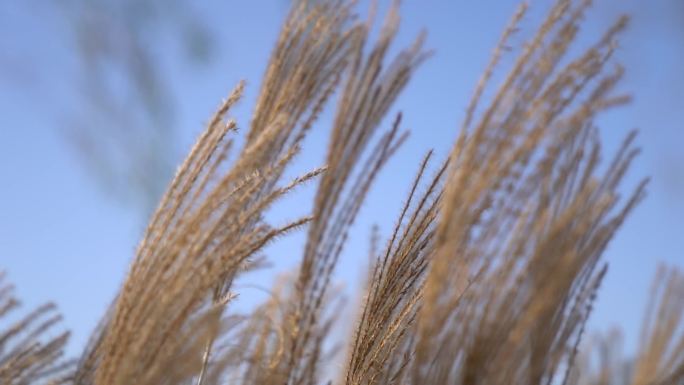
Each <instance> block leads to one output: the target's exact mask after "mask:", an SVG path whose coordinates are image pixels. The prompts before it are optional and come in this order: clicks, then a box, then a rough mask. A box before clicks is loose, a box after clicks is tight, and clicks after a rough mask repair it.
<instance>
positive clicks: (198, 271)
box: [0, 0, 684, 385]
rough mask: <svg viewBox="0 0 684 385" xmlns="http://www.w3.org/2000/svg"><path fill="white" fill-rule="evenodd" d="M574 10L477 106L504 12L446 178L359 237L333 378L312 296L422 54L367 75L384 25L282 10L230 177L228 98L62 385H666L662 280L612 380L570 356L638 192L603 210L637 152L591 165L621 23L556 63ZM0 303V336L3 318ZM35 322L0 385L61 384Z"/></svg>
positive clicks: (669, 315) (321, 4) (432, 180)
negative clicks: (245, 290)
mask: <svg viewBox="0 0 684 385" xmlns="http://www.w3.org/2000/svg"><path fill="white" fill-rule="evenodd" d="M587 6H588V2H587V1H581V2H575V1H571V0H559V1H557V2H556V3H555V5H554V7H553V8H552V10H551V11H550V13H549V15H548V17H547V18H546V19H545V21H544V22H543V23H542V25H541V26H540V28H539V30H538V31H537V32H536V34H534V35H533V37H532V38H531V39H530V40H529V41H528V42H527V43H526V44H525V45H524V47H523V49H522V51H521V52H520V53H519V55H518V57H517V60H516V61H515V62H514V64H513V65H512V67H511V68H510V70H509V72H508V74H507V76H505V78H504V80H503V82H502V83H501V84H500V85H498V86H497V88H494V89H493V92H492V94H493V95H494V96H493V97H492V99H491V100H489V101H487V102H484V101H481V100H480V99H481V96H482V95H483V94H484V93H485V91H486V90H488V89H489V88H491V87H492V85H491V84H490V80H491V79H490V78H491V76H492V73H493V70H494V68H495V67H497V65H498V61H499V60H500V57H501V56H502V54H503V53H504V50H505V47H506V46H507V44H508V40H509V38H510V37H511V35H512V34H513V33H515V31H516V29H517V24H518V23H519V21H520V20H521V19H522V17H523V15H524V14H525V11H526V6H524V5H523V6H521V7H520V9H519V11H518V12H517V13H516V14H515V15H514V17H513V20H512V21H511V24H510V25H509V26H508V27H507V28H506V29H505V31H504V34H503V36H502V38H501V42H500V44H499V46H498V47H497V48H496V49H495V51H494V54H493V58H492V62H491V64H490V65H489V66H488V67H487V69H486V70H485V72H484V76H483V78H482V79H481V80H480V82H479V83H478V85H477V87H476V89H475V92H474V97H473V99H472V102H471V104H470V105H469V106H468V108H467V110H466V111H467V112H466V116H465V118H464V121H463V124H462V126H461V129H460V132H459V134H458V137H457V138H456V140H455V143H454V146H453V149H452V151H451V153H450V155H449V157H448V159H446V160H444V161H442V162H439V165H438V166H437V167H436V171H433V175H432V176H431V177H428V176H427V174H429V173H430V171H429V170H430V169H431V167H430V166H429V162H430V160H431V159H432V157H433V155H432V153H428V154H427V155H426V156H425V158H424V159H423V161H422V162H420V163H419V164H418V165H417V176H416V178H415V180H414V182H413V184H412V185H411V186H410V189H409V194H408V196H407V198H406V199H405V204H404V206H403V208H402V209H401V212H400V213H399V216H398V218H397V220H396V227H395V228H394V231H393V233H392V234H391V236H390V238H389V239H388V240H387V241H386V243H385V246H384V248H380V247H377V244H378V240H377V237H376V238H375V241H374V245H375V246H374V247H373V248H372V251H371V255H372V257H373V259H374V262H373V264H372V268H371V269H370V272H369V278H368V282H367V285H366V286H367V287H366V288H365V295H364V296H363V301H362V302H361V308H360V309H359V311H358V314H359V317H358V319H357V320H356V321H355V329H354V332H353V335H352V336H350V338H349V339H347V340H346V341H345V343H344V344H343V346H344V354H345V355H346V356H345V357H346V361H345V364H344V365H343V368H342V370H341V372H340V373H333V372H331V371H330V370H326V365H327V364H328V363H329V359H328V357H329V354H328V353H330V352H329V348H328V346H329V344H328V342H330V340H331V336H330V330H331V327H332V324H333V320H334V319H333V318H334V317H331V315H334V314H337V313H339V311H338V310H337V309H336V308H335V304H336V303H337V302H336V298H337V294H336V293H335V291H334V290H333V289H332V287H331V283H332V282H333V280H334V270H335V266H336V264H337V262H338V260H339V258H340V256H341V255H342V251H343V249H344V247H345V244H346V242H347V238H348V231H349V229H350V227H351V226H352V224H353V222H354V219H355V218H356V216H357V214H358V213H359V210H360V209H361V206H362V203H363V202H364V199H365V197H366V195H367V193H368V191H369V189H370V188H371V185H372V184H373V181H374V180H375V178H376V176H377V175H378V172H379V171H380V169H381V168H382V167H383V166H384V165H385V164H386V163H387V161H388V160H389V158H390V157H391V156H392V155H393V153H394V152H395V150H396V149H397V147H398V146H399V145H400V144H401V143H402V142H403V141H404V140H405V139H406V135H405V134H402V133H401V132H400V124H401V115H399V116H397V117H396V118H394V119H393V123H392V125H391V127H389V129H387V130H386V131H385V132H383V133H378V131H380V130H381V125H382V122H383V121H384V118H385V117H386V114H387V112H388V110H389V108H390V106H391V105H392V103H393V102H394V101H395V99H396V98H397V96H398V95H399V93H400V92H401V91H402V89H403V88H404V86H405V85H406V84H407V82H408V81H409V79H410V77H411V76H412V74H413V73H414V71H415V70H416V68H417V67H418V66H419V65H420V63H421V62H422V61H423V60H424V59H425V58H426V57H427V56H428V53H427V52H426V51H425V50H424V49H423V47H422V42H423V38H422V36H419V37H418V38H417V39H416V41H415V43H414V44H413V45H412V46H410V47H408V48H406V49H405V50H403V51H401V52H400V53H399V54H397V55H396V56H395V57H394V58H387V56H388V48H389V46H390V44H391V42H392V40H393V39H394V36H395V34H396V32H397V29H398V25H399V16H398V9H397V7H396V5H395V6H394V7H392V9H391V10H390V11H389V13H388V15H387V16H386V17H385V21H384V24H383V26H382V28H381V31H380V34H379V37H378V38H377V40H376V41H375V42H374V43H369V42H368V40H369V30H370V28H371V27H372V19H371V20H368V21H359V20H357V18H356V16H355V15H354V12H353V9H352V5H351V4H350V3H348V2H347V1H343V0H339V1H336V0H329V1H318V2H306V1H301V2H295V5H294V6H293V9H292V11H291V13H290V14H289V16H288V17H287V19H286V21H285V23H284V26H283V28H282V31H281V34H280V37H279V39H278V42H277V44H276V48H275V50H274V52H273V54H272V57H271V61H270V63H269V66H268V68H267V71H266V74H265V76H264V80H263V85H262V89H261V92H260V95H259V98H258V101H257V104H256V107H255V108H254V112H253V115H252V120H251V122H250V125H249V130H248V132H247V134H246V137H245V144H244V146H243V148H242V149H240V150H239V151H237V152H236V153H237V154H236V156H234V157H231V156H230V154H229V152H230V150H231V147H232V145H233V136H234V135H235V132H236V130H235V128H236V127H237V123H236V122H235V121H233V120H231V119H229V118H227V116H228V114H229V113H230V108H231V106H232V105H233V104H235V103H236V102H238V100H239V99H240V96H241V94H242V90H243V87H244V85H243V84H240V85H238V86H237V87H236V89H235V90H234V91H233V92H232V93H231V95H230V96H229V97H228V98H227V99H226V100H225V101H224V102H223V103H222V104H221V105H220V106H219V109H218V110H217V112H216V114H215V115H214V117H212V119H211V120H210V122H209V123H208V125H207V129H206V131H205V132H204V133H203V134H202V135H201V136H200V138H199V139H198V141H197V143H196V145H195V146H194V147H193V149H192V150H191V151H190V154H189V155H188V157H187V159H186V160H185V162H184V163H183V164H182V165H181V167H180V168H179V169H178V172H177V174H176V177H175V179H174V180H173V182H172V183H171V185H170V186H169V189H168V191H167V193H166V194H165V196H164V198H163V199H162V201H161V203H160V205H159V208H158V209H157V211H156V213H155V214H154V216H153V218H152V220H151V222H150V225H149V227H148V229H147V232H146V234H145V235H144V237H143V240H142V241H141V243H140V246H139V248H138V251H137V254H136V258H135V259H134V261H133V263H132V266H131V267H130V271H129V274H128V276H127V277H126V280H125V282H124V284H123V286H122V288H121V290H120V292H119V294H118V296H117V298H116V300H115V301H114V303H113V305H112V306H111V308H110V310H109V311H108V313H107V314H106V316H105V317H104V318H103V321H102V323H101V325H100V327H99V328H98V330H97V331H96V333H94V335H93V338H92V340H91V343H90V344H89V346H88V347H87V349H86V350H85V352H84V353H83V355H82V357H81V358H80V360H79V362H78V364H77V365H76V367H75V368H73V371H72V372H71V373H72V374H71V376H70V378H69V379H68V380H69V381H70V382H72V383H75V384H98V385H124V384H126V385H128V384H142V385H145V384H191V383H192V384H198V385H202V384H205V385H206V384H219V383H244V384H292V385H294V384H320V383H324V382H326V381H328V379H331V378H336V379H335V380H332V381H331V382H335V383H345V384H347V385H352V384H358V385H362V384H363V385H365V384H383V385H385V384H468V385H470V384H618V383H620V384H634V385H647V384H681V383H682V381H684V342H682V341H684V340H683V339H682V337H678V335H679V332H680V330H679V327H680V324H681V322H680V321H681V317H682V315H683V314H684V286H683V284H682V277H681V274H680V273H677V272H674V271H672V270H663V271H662V272H660V273H659V276H658V277H656V280H655V282H656V286H655V288H654V292H653V294H652V298H653V301H654V304H653V307H652V308H651V309H650V310H648V311H647V318H646V321H645V326H644V333H643V336H642V342H641V344H642V348H641V350H640V354H639V356H638V358H637V361H636V364H635V365H634V366H633V368H628V369H624V368H623V367H622V366H620V368H617V369H616V368H615V362H616V359H610V360H602V361H601V362H600V365H599V369H598V370H597V369H596V363H595V360H594V359H592V358H591V357H592V355H591V349H588V350H587V351H586V352H584V351H583V350H582V349H581V347H580V340H581V338H582V336H583V334H584V327H585V323H586V321H587V318H588V317H589V314H590V311H591V308H592V303H593V300H594V298H595V296H596V292H597V289H598V287H599V285H600V283H601V280H602V278H603V277H604V275H605V274H606V270H607V267H606V264H605V263H604V262H603V261H602V260H601V255H602V254H603V251H604V250H605V248H606V246H607V244H608V242H609V241H610V239H611V238H612V237H613V235H614V234H615V232H616V231H617V230H618V228H619V227H620V225H621V224H622V222H623V221H624V220H625V218H626V217H627V216H628V214H629V213H630V212H631V211H632V209H633V208H634V207H635V205H636V204H637V203H638V202H639V201H640V200H641V199H642V198H643V196H644V193H645V186H646V181H644V182H642V183H641V184H639V185H638V186H637V187H636V188H635V189H634V190H633V191H632V192H630V193H628V194H627V195H626V196H624V197H623V196H622V194H621V193H620V190H619V189H620V182H621V180H622V178H623V176H624V175H625V173H626V172H627V170H628V168H629V166H630V164H631V162H632V161H633V159H634V158H635V156H636V155H637V153H638V150H637V149H636V148H635V147H634V139H635V134H634V133H631V134H629V135H628V137H627V138H626V139H625V141H624V144H623V146H622V147H621V148H620V149H619V150H618V151H617V152H616V153H615V154H612V155H611V156H609V161H608V162H607V163H604V162H602V161H601V159H602V158H603V157H604V155H603V154H602V153H601V145H600V141H599V139H598V132H597V128H596V126H595V125H594V123H593V122H594V120H595V117H596V116H597V115H598V114H600V113H601V112H602V111H604V110H606V109H609V108H612V107H614V106H617V105H621V104H623V103H625V102H626V101H627V100H628V98H627V97H625V96H623V95H615V93H614V88H615V85H616V84H617V83H618V82H619V81H620V78H621V76H622V69H621V68H620V67H619V66H616V65H613V64H611V63H612V59H611V56H612V54H613V51H614V48H615V42H616V39H617V36H618V34H619V33H620V31H621V30H622V29H623V28H624V27H625V25H626V23H627V20H626V18H621V19H619V20H617V21H616V22H615V23H614V24H613V25H612V26H609V28H608V29H607V31H606V32H605V34H604V35H603V36H602V37H601V38H600V39H598V40H597V41H596V42H595V43H594V44H593V45H592V46H590V47H589V48H588V49H587V50H585V51H584V52H582V53H580V54H579V55H577V56H576V57H571V58H567V53H568V49H569V47H570V44H571V43H572V42H573V41H574V39H575V36H576V34H577V31H578V27H579V23H580V21H581V19H582V17H583V15H584V12H585V11H586V8H587ZM338 91H339V101H338V104H337V108H336V112H335V119H334V122H333V124H332V128H331V131H330V144H329V147H328V151H327V156H326V165H325V166H324V167H320V168H313V169H312V171H310V172H308V173H306V174H304V175H302V176H300V177H298V178H295V179H294V180H292V181H290V182H288V183H283V182H282V181H281V179H282V175H283V172H284V170H285V168H286V167H287V166H288V165H289V164H290V163H291V162H292V160H293V159H294V158H295V157H296V156H297V154H298V153H299V152H300V151H301V149H300V147H301V145H302V143H303V140H304V138H305V137H306V135H307V133H308V132H309V131H310V130H311V129H312V127H314V123H315V122H316V120H317V118H318V115H319V114H320V112H321V111H322V109H323V108H324V107H325V106H326V105H327V104H328V102H329V99H330V97H331V96H332V95H333V94H334V93H336V92H338ZM312 179H317V180H318V185H317V191H316V194H315V197H314V199H313V202H312V207H311V215H310V216H309V215H308V213H303V214H302V217H301V218H297V219H294V220H292V221H291V222H287V223H284V224H282V225H272V224H269V223H267V222H266V221H265V214H266V212H267V210H268V209H269V207H270V206H271V205H272V204H273V203H274V202H276V201H277V200H278V199H279V198H281V197H282V196H284V195H286V194H291V193H293V192H294V190H295V189H296V187H297V186H299V185H301V184H302V183H306V182H307V181H310V180H312ZM305 225H306V226H307V234H306V245H305V247H304V250H303V255H302V259H301V263H300V265H299V267H298V269H297V270H296V271H295V272H293V273H292V274H291V275H289V276H286V277H283V279H282V280H281V281H278V282H277V283H276V284H275V285H274V287H273V293H274V295H273V296H272V297H271V298H270V299H269V300H268V301H267V302H266V303H264V304H262V305H260V306H257V307H256V308H255V310H254V311H253V312H252V313H251V314H246V315H238V314H233V313H232V312H230V304H231V301H232V300H233V298H234V295H235V294H236V293H234V291H233V286H232V284H233V282H234V281H235V279H236V278H238V277H239V276H240V275H241V274H242V273H243V272H244V271H246V270H249V269H252V268H255V267H258V265H259V262H260V258H259V255H260V251H261V250H262V249H263V247H264V246H265V245H267V244H269V243H271V242H273V241H275V240H276V239H277V238H278V237H279V236H281V235H283V234H285V233H287V232H290V231H294V230H296V229H298V228H300V227H303V226H305ZM5 298H6V297H4V296H3V297H0V300H3V301H5V300H6V299H5ZM6 301H8V302H7V303H8V305H3V306H2V307H0V316H1V315H3V313H4V312H5V311H3V310H4V309H5V308H9V307H11V306H13V305H12V304H13V302H12V300H6ZM45 311H46V310H45V309H42V308H41V310H38V311H37V312H36V313H33V314H32V315H31V316H29V317H28V318H27V319H26V321H24V323H23V324H20V325H19V329H23V330H24V331H25V332H27V333H28V335H29V337H27V338H26V339H25V340H22V342H19V343H17V344H16V345H15V346H17V347H16V348H15V349H14V350H10V351H9V354H4V355H0V379H2V380H3V381H5V383H11V384H15V383H16V384H23V383H33V381H34V377H35V376H37V375H38V374H42V373H43V372H44V371H46V370H49V371H52V368H59V369H61V368H60V367H55V366H54V365H55V364H56V359H57V357H58V354H59V352H60V351H61V349H62V347H63V345H64V340H65V338H66V337H65V336H60V337H58V338H56V339H54V340H50V341H48V342H47V343H45V344H42V345H35V346H40V348H34V347H33V346H34V345H32V344H33V343H34V341H37V340H36V339H37V338H38V337H39V336H40V334H42V333H41V332H43V329H44V328H46V327H49V326H52V324H53V323H54V322H56V321H53V320H52V319H49V320H48V321H46V323H44V324H39V325H40V326H36V329H35V332H32V330H33V329H31V325H36V324H37V323H38V322H40V318H41V317H44V315H43V314H44V312H45ZM43 325H46V326H43ZM11 330H12V329H10V332H11ZM10 334H11V333H10ZM675 338H679V340H677V341H675ZM5 340H6V338H5V337H2V338H0V347H2V346H4V343H5V342H4V341H5ZM602 344H604V345H605V344H606V343H603V342H601V343H599V344H598V345H599V346H601V345H602ZM604 350H605V349H604ZM617 361H619V360H617ZM620 362H621V363H622V362H623V361H620ZM620 365H622V364H620ZM67 369H68V368H67ZM59 371H60V373H58V374H60V375H61V374H63V373H62V372H61V370H59ZM618 371H620V373H621V374H620V375H618V374H617V373H618ZM6 379H9V380H6Z"/></svg>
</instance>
